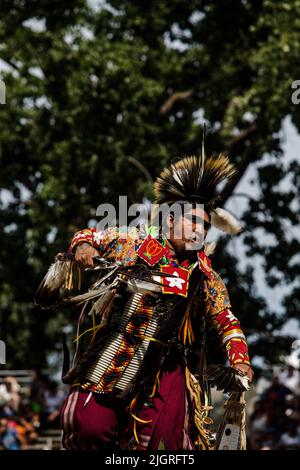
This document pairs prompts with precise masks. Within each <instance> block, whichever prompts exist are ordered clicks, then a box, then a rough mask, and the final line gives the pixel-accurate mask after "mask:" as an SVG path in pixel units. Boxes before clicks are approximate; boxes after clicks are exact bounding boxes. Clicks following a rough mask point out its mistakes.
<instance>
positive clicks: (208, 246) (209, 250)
mask: <svg viewBox="0 0 300 470" xmlns="http://www.w3.org/2000/svg"><path fill="white" fill-rule="evenodd" d="M216 246H217V244H216V242H208V243H205V245H204V253H205V254H206V256H210V255H212V254H213V253H214V251H215V249H216Z"/></svg>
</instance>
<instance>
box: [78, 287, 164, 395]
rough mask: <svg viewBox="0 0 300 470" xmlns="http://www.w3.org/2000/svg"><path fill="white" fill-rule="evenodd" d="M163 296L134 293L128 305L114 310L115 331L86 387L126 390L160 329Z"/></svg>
mask: <svg viewBox="0 0 300 470" xmlns="http://www.w3.org/2000/svg"><path fill="white" fill-rule="evenodd" d="M159 297H161V296H159V295H157V294H154V293H151V294H148V293H145V292H136V293H133V294H131V296H130V298H129V300H128V301H127V303H126V305H125V308H124V307H123V309H120V310H119V312H115V313H114V317H115V318H114V321H113V325H114V331H113V332H112V334H111V335H110V336H109V338H108V339H107V340H106V342H105V343H104V345H103V347H102V348H101V351H100V352H99V355H98V357H97V358H96V360H94V362H93V363H92V364H91V365H90V366H89V368H88V370H87V372H86V375H85V381H84V382H85V383H84V384H83V387H84V388H89V389H91V387H92V390H93V391H95V392H98V393H106V392H112V391H114V392H118V391H119V392H122V391H124V390H126V388H127V387H128V386H129V385H130V383H131V381H132V380H133V379H134V378H135V376H136V374H137V373H138V372H139V370H140V368H141V366H142V363H143V359H144V357H145V354H146V352H147V350H148V347H149V344H150V342H151V341H152V340H153V339H154V338H155V335H156V333H157V331H158V329H159V324H160V322H161V309H160V308H158V306H159V305H160V302H161V301H160V300H159ZM160 307H161V305H160Z"/></svg>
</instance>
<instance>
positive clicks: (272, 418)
mask: <svg viewBox="0 0 300 470" xmlns="http://www.w3.org/2000/svg"><path fill="white" fill-rule="evenodd" d="M262 381H264V384H263V387H262V390H261V391H260V390H259V386H258V387H257V396H256V402H255V405H254V411H253V413H252V414H251V416H250V420H249V426H248V441H249V444H248V449H251V450H280V449H282V450H289V449H300V374H299V371H298V370H297V369H295V368H294V367H293V366H291V365H289V366H288V367H287V368H286V369H285V370H283V371H282V372H275V373H273V376H272V378H271V381H270V382H269V383H268V381H267V380H266V379H265V378H263V379H262V380H261V382H262ZM258 385H260V384H259V383H258Z"/></svg>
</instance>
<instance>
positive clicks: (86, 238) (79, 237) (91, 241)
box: [71, 227, 99, 268]
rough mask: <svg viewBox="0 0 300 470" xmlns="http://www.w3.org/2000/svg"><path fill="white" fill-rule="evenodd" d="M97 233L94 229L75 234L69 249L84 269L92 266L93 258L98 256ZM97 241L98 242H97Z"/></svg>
mask: <svg viewBox="0 0 300 470" xmlns="http://www.w3.org/2000/svg"><path fill="white" fill-rule="evenodd" d="M98 233H99V232H97V231H96V229H95V228H93V227H92V228H86V229H84V230H80V231H79V232H76V233H75V235H74V237H73V239H72V242H71V249H72V251H73V253H74V254H75V260H76V261H77V262H78V263H79V264H80V265H81V266H83V267H84V268H92V267H93V266H94V261H93V256H97V255H99V251H98V250H97V248H99V237H98V236H97V235H96V234H98ZM97 240H98V241H97Z"/></svg>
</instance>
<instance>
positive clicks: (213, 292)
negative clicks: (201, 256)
mask: <svg viewBox="0 0 300 470" xmlns="http://www.w3.org/2000/svg"><path fill="white" fill-rule="evenodd" d="M204 293H205V299H206V312H205V313H206V315H208V316H215V315H217V314H218V313H219V312H221V311H222V310H225V309H228V308H230V307H231V305H230V300H229V295H228V292H227V289H226V287H225V284H224V282H223V281H222V279H221V276H220V275H219V274H217V273H216V272H215V271H214V270H212V271H211V275H210V277H209V278H207V279H206V281H205V285H204Z"/></svg>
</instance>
